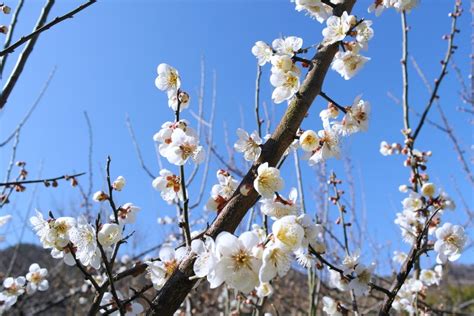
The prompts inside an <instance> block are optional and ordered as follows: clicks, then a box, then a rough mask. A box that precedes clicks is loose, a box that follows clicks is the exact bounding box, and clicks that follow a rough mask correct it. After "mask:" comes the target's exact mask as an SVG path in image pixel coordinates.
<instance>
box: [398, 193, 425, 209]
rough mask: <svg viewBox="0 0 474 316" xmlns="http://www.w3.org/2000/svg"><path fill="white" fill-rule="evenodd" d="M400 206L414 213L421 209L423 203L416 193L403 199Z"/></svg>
mask: <svg viewBox="0 0 474 316" xmlns="http://www.w3.org/2000/svg"><path fill="white" fill-rule="evenodd" d="M402 205H403V209H404V210H408V211H412V212H416V211H418V210H420V209H422V208H423V201H422V200H421V196H420V195H419V194H418V193H416V192H410V194H409V195H408V197H406V198H405V199H403V201H402Z"/></svg>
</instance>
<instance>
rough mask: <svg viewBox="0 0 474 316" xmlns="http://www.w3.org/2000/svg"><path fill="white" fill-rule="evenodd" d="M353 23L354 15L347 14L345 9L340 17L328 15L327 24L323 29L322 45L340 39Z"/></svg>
mask: <svg viewBox="0 0 474 316" xmlns="http://www.w3.org/2000/svg"><path fill="white" fill-rule="evenodd" d="M355 23H356V18H355V16H353V15H349V14H348V13H347V12H346V11H344V12H343V13H342V15H341V16H340V17H338V16H335V15H333V16H331V17H329V18H328V19H327V21H326V25H327V26H326V27H325V28H324V29H323V36H324V40H323V45H330V44H333V43H336V42H339V41H342V40H343V39H344V38H345V37H346V35H347V33H348V32H349V30H350V29H351V27H352V26H354V25H355Z"/></svg>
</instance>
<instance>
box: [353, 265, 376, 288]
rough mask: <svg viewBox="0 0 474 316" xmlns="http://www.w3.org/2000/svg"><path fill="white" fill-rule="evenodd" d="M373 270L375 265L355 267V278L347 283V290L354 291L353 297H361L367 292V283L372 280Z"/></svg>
mask: <svg viewBox="0 0 474 316" xmlns="http://www.w3.org/2000/svg"><path fill="white" fill-rule="evenodd" d="M374 269H375V265H373V264H372V265H370V266H368V267H366V266H364V265H363V264H358V265H357V266H356V267H355V270H354V272H355V278H354V279H352V280H351V281H350V282H349V289H351V290H353V291H354V295H356V296H362V295H366V294H367V293H368V292H369V289H370V287H369V282H370V280H371V278H372V272H373V271H374Z"/></svg>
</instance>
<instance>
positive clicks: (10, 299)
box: [0, 276, 26, 306]
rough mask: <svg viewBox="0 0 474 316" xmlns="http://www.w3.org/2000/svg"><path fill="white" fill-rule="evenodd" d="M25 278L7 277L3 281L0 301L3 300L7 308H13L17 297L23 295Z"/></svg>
mask: <svg viewBox="0 0 474 316" xmlns="http://www.w3.org/2000/svg"><path fill="white" fill-rule="evenodd" d="M25 284H26V279H25V277H23V276H21V277H18V278H12V277H8V278H6V279H5V280H4V281H3V288H4V290H3V292H1V293H0V300H4V301H5V302H6V304H7V305H8V306H13V305H14V304H15V303H16V301H17V299H18V297H19V296H20V295H22V294H23V293H25Z"/></svg>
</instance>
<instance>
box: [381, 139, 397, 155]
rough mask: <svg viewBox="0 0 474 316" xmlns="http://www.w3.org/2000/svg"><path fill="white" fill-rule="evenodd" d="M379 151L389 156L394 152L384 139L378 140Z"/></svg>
mask: <svg viewBox="0 0 474 316" xmlns="http://www.w3.org/2000/svg"><path fill="white" fill-rule="evenodd" d="M380 153H381V154H382V156H390V155H392V154H393V153H394V150H393V148H392V146H391V145H390V144H389V143H387V142H386V141H382V142H380Z"/></svg>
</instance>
